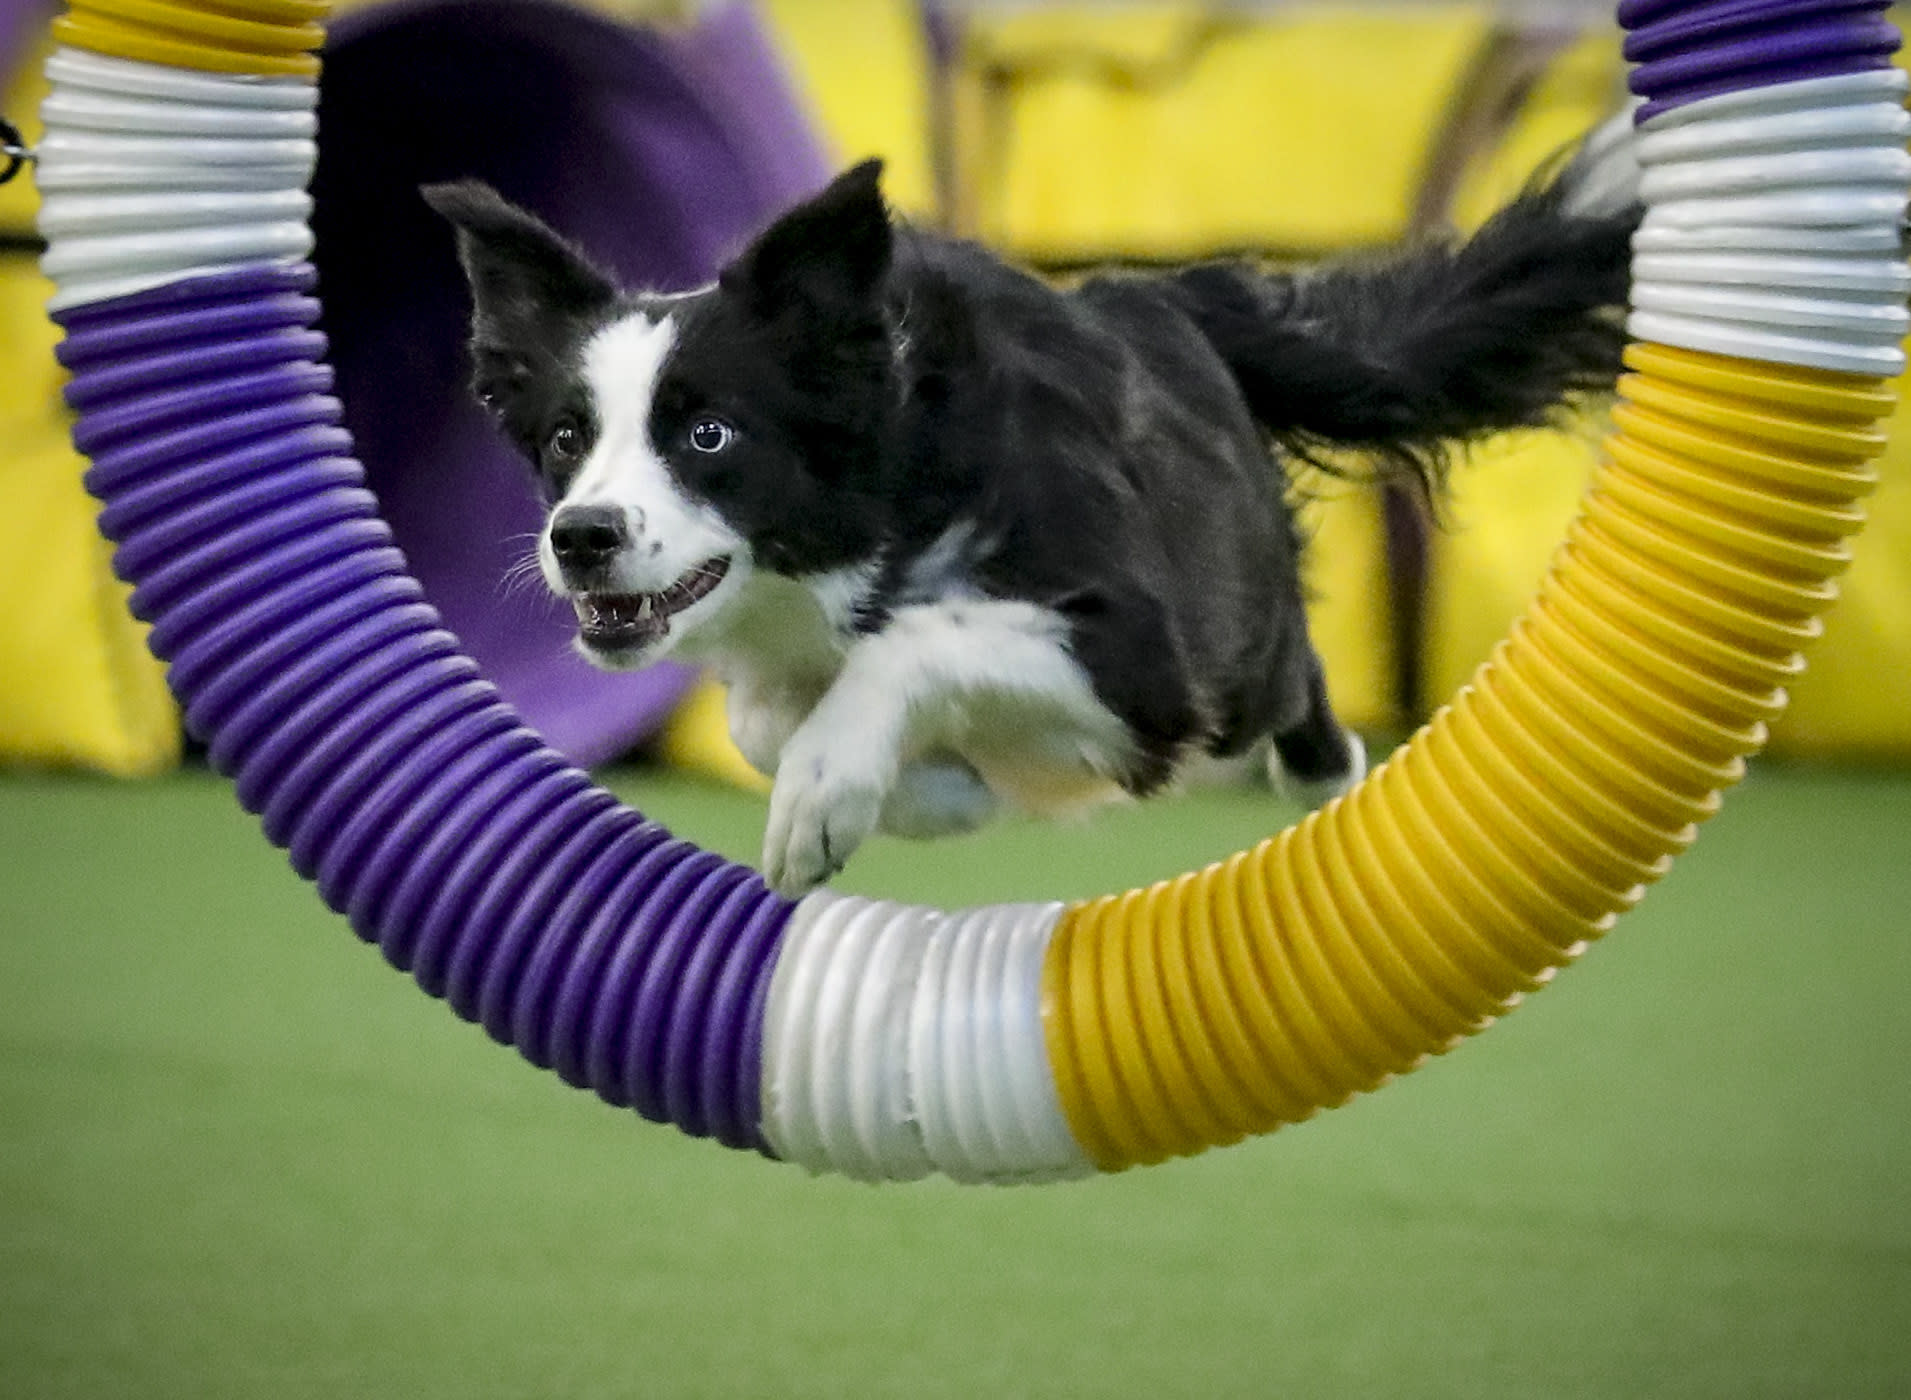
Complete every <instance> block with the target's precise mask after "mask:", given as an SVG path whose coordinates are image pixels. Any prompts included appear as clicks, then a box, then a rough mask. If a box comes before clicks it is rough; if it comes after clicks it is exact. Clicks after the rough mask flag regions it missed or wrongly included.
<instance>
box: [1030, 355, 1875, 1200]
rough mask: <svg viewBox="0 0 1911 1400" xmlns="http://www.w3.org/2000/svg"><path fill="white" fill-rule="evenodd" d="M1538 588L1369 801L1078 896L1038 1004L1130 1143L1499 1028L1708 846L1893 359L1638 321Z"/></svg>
mask: <svg viewBox="0 0 1911 1400" xmlns="http://www.w3.org/2000/svg"><path fill="white" fill-rule="evenodd" d="M1626 363H1627V366H1628V368H1629V369H1630V370H1631V371H1632V372H1631V373H1629V374H1628V375H1626V376H1625V377H1624V378H1623V379H1622V380H1621V382H1620V392H1621V396H1622V397H1621V402H1620V403H1619V404H1618V405H1617V406H1616V407H1615V409H1614V412H1613V417H1614V423H1615V425H1616V428H1617V431H1616V432H1615V434H1614V435H1613V436H1612V437H1611V439H1610V440H1609V441H1608V443H1607V445H1606V446H1607V458H1608V460H1607V462H1606V464H1605V465H1604V466H1603V467H1602V468H1601V469H1600V471H1599V472H1598V474H1597V475H1596V477H1595V479H1594V482H1593V485H1592V488H1591V490H1590V492H1589V494H1588V495H1587V498H1586V501H1585V504H1584V507H1583V509H1582V511H1581V514H1580V517H1579V519H1578V520H1577V521H1576V522H1575V523H1574V525H1573V526H1572V528H1571V529H1570V531H1569V532H1568V536H1567V540H1566V542H1565V544H1564V545H1563V546H1562V547H1561V549H1560V551H1559V553H1558V554H1557V556H1556V557H1555V559H1554V561H1553V565H1552V568H1551V571H1550V572H1549V574H1548V575H1547V578H1546V581H1545V582H1544V583H1543V584H1542V585H1541V588H1540V592H1539V595H1538V597H1537V598H1536V599H1535V601H1534V603H1533V605H1532V607H1531V609H1530V610H1529V611H1528V613H1527V614H1526V616H1525V617H1524V618H1523V619H1521V620H1520V621H1519V622H1517V623H1516V624H1515V625H1514V627H1513V630H1512V632H1511V634H1510V636H1509V637H1508V639H1507V640H1506V641H1505V642H1503V643H1502V644H1501V645H1500V646H1499V647H1498V648H1497V650H1496V651H1495V652H1494V654H1493V657H1492V659H1491V660H1489V661H1488V662H1487V664H1486V665H1484V666H1483V667H1482V668H1481V669H1480V671H1479V672H1478V673H1477V674H1476V675H1475V677H1474V679H1473V681H1472V683H1471V684H1470V685H1468V686H1467V687H1465V688H1464V689H1463V690H1462V691H1461V692H1460V694H1459V695H1458V696H1457V697H1456V698H1455V699H1454V701H1453V702H1452V703H1451V704H1450V705H1448V706H1447V707H1446V708H1444V709H1442V710H1441V711H1440V712H1439V713H1438V714H1437V715H1436V716H1434V718H1433V719H1432V721H1431V722H1430V723H1429V724H1428V725H1427V726H1426V727H1425V728H1424V729H1422V730H1421V731H1420V732H1419V733H1418V734H1416V735H1415V736H1414V738H1413V739H1412V741H1411V742H1409V743H1408V744H1407V745H1406V746H1404V747H1403V748H1402V749H1400V750H1399V751H1398V752H1397V753H1396V754H1395V755H1394V756H1393V757H1392V758H1391V759H1389V760H1388V762H1387V763H1385V764H1384V765H1382V766H1381V767H1380V768H1379V769H1377V770H1376V771H1375V772H1374V773H1373V774H1372V776H1371V777H1369V778H1368V780H1367V781H1366V782H1364V783H1362V784H1361V785H1360V786H1359V787H1358V788H1356V789H1355V790H1354V791H1353V792H1351V793H1350V794H1348V795H1347V796H1346V797H1345V798H1342V799H1340V800H1337V801H1335V802H1334V803H1332V804H1330V805H1329V806H1328V807H1326V808H1325V809H1323V810H1322V811H1319V812H1316V813H1314V814H1313V815H1312V816H1310V817H1308V818H1307V819H1306V820H1305V821H1303V822H1301V823H1300V824H1299V825H1298V826H1295V827H1293V828H1290V829H1289V830H1287V831H1284V832H1282V833H1281V834H1280V835H1279V836H1276V837H1274V838H1272V839H1271V840H1268V841H1266V842H1263V843H1262V844H1261V845H1259V846H1256V847H1255V848H1253V849H1252V850H1249V851H1245V852H1243V853H1242V854H1240V855H1238V856H1235V857H1233V858H1231V859H1229V860H1226V861H1223V862H1221V863H1219V864H1216V865H1213V866H1210V867H1208V868H1207V869H1206V870H1202V871H1198V872H1196V873H1194V874H1189V875H1183V876H1181V877H1179V878H1178V879H1174V880H1170V881H1166V882H1164V883H1162V884H1158V885H1153V886H1150V887H1148V888H1146V889H1139V890H1133V891H1130V892H1129V893H1127V894H1123V895H1115V896H1110V897H1106V898H1102V899H1096V900H1092V901H1089V902H1087V903H1083V904H1080V905H1077V906H1075V907H1074V908H1072V909H1070V910H1069V911H1068V912H1067V913H1066V914H1064V915H1063V917H1062V921H1061V924H1060V926H1059V927H1058V928H1057V930H1056V934H1055V939H1054V942H1053V944H1052V945H1051V948H1050V952H1049V957H1048V961H1047V964H1046V967H1045V969H1044V979H1043V1009H1044V1020H1045V1025H1046V1028H1047V1036H1048V1043H1049V1046H1048V1048H1049V1056H1050V1060H1051V1063H1052V1064H1053V1066H1054V1069H1055V1074H1056V1079H1057V1081H1058V1087H1059V1089H1060V1091H1061V1096H1062V1104H1063V1108H1064V1111H1065V1112H1066V1114H1067V1117H1068V1121H1069V1124H1070V1126H1071V1127H1072V1129H1073V1130H1074V1132H1075V1134H1076V1136H1077V1138H1078V1139H1079V1141H1080V1142H1081V1143H1082V1145H1083V1147H1084V1148H1085V1149H1086V1150H1087V1152H1088V1153H1089V1155H1090V1156H1091V1157H1092V1158H1093V1159H1094V1161H1095V1162H1096V1163H1097V1165H1099V1166H1100V1167H1102V1168H1103V1169H1104V1170H1116V1169H1119V1168H1122V1167H1128V1166H1135V1165H1140V1164H1142V1163H1149V1162H1158V1161H1161V1160H1163V1159H1165V1158H1167V1157H1171V1156H1177V1155H1185V1154H1189V1153H1194V1152H1199V1151H1202V1150H1204V1149H1206V1148H1209V1147H1217V1146H1221V1145H1224V1144H1227V1143H1231V1142H1235V1141H1238V1140H1239V1139H1241V1138H1243V1137H1245V1136H1248V1135H1249V1134H1253V1133H1264V1132H1268V1131H1270V1130H1272V1129H1274V1128H1276V1127H1278V1126H1280V1125H1281V1124H1283V1123H1291V1122H1296V1121H1298V1120H1300V1119H1302V1118H1306V1117H1308V1116H1309V1115H1311V1114H1313V1113H1314V1112H1316V1111H1317V1110H1319V1109H1322V1108H1329V1107H1332V1106H1334V1105H1336V1104H1339V1103H1342V1102H1344V1101H1345V1100H1347V1099H1348V1098H1349V1097H1351V1096H1352V1095H1353V1094H1355V1093H1357V1092H1360V1091H1362V1090H1367V1089H1373V1088H1375V1087H1377V1086H1378V1085H1380V1084H1382V1083H1384V1082H1385V1081H1386V1080H1387V1079H1388V1078H1390V1077H1391V1076H1393V1075H1397V1074H1401V1073H1403V1072H1405V1071H1407V1070H1410V1069H1412V1068H1413V1067H1414V1066H1415V1065H1417V1064H1419V1063H1420V1062H1421V1061H1423V1060H1424V1059H1426V1058H1427V1057H1428V1056H1429V1055H1434V1054H1438V1053H1440V1052H1441V1051H1443V1050H1445V1049H1447V1048H1448V1047H1449V1046H1451V1045H1452V1044H1454V1043H1455V1041H1457V1040H1458V1039H1459V1038H1460V1037H1462V1036H1465V1035H1469V1034H1471V1033H1472V1032H1474V1031H1477V1030H1479V1029H1480V1028H1482V1027H1483V1026H1485V1025H1487V1024H1488V1023H1489V1022H1491V1021H1492V1020H1493V1018H1494V1017H1496V1016H1498V1015H1499V1014H1501V1013H1502V1012H1504V1011H1506V1010H1507V1009H1509V1008H1510V1007H1511V1006H1513V1005H1514V1003H1516V1002H1517V1001H1518V999H1519V998H1520V996H1521V995H1522V994H1523V993H1524V992H1526V991H1528V990H1529V989H1531V988H1534V987H1537V986H1539V985H1541V984H1542V983H1544V982H1545V981H1546V980H1547V979H1548V978H1549V977H1551V976H1552V974H1553V973H1554V971H1555V970H1556V969H1558V968H1560V967H1562V966H1564V965H1565V964H1566V963H1567V962H1569V961H1571V960H1572V958H1573V957H1574V956H1575V955H1576V954H1577V953H1578V952H1579V951H1580V950H1581V949H1582V948H1583V947H1585V945H1586V943H1587V941H1588V940H1590V939H1593V938H1597V937H1598V936H1599V935H1600V934H1602V933H1604V932H1605V931H1606V929H1607V928H1608V927H1610V926H1611V924H1612V921H1613V918H1614V916H1615V915H1616V914H1618V913H1619V912H1621V911H1622V910H1625V909H1627V908H1629V907H1630V906H1632V905H1633V904H1634V903H1636V902H1637V901H1638V899H1639V897H1640V895H1641V894H1642V892H1643V890H1644V887H1645V886H1646V885H1647V884H1649V883H1651V882H1652V881H1654V880H1656V879H1658V878H1659V876H1660V875H1661V874H1663V873H1664V872H1665V870H1666V868H1667V866H1668V864H1669V862H1670V859H1671V857H1672V856H1673V855H1675V854H1676V853H1678V852H1679V851H1681V850H1683V849H1684V848H1685V847H1686V846H1687V845H1689V844H1690V843H1691V841H1692V839H1693V836H1694V834H1695V830H1696V827H1697V824H1698V823H1699V822H1701V821H1703V820H1705V818H1707V817H1709V816H1710V815H1711V814H1712V813H1713V812H1714V811H1716V810H1717V808H1718V805H1719V793H1720V791H1721V790H1722V789H1724V788H1727V787H1730V786H1731V785H1732V784H1733V783H1735V782H1737V781H1738V779H1739V778H1740V777H1741V776H1742V775H1743V773H1744V760H1745V757H1746V756H1747V755H1748V754H1751V753H1752V752H1754V751H1755V750H1756V749H1758V748H1759V747H1760V746H1761V745H1762V744H1763V743H1764V740H1765V726H1766V724H1767V723H1768V722H1769V721H1770V720H1772V719H1773V718H1775V717H1776V716H1777V715H1778V714H1779V712H1780V711H1781V710H1782V709H1783V708H1784V705H1785V687H1786V685H1787V684H1788V683H1789V682H1790V681H1791V679H1792V678H1793V677H1794V676H1795V675H1796V674H1797V673H1798V671H1799V670H1800V669H1801V667H1802V665H1803V661H1802V659H1801V655H1800V653H1801V650H1802V649H1803V648H1804V647H1805V646H1806V644H1808V643H1809V642H1810V641H1811V640H1812V639H1813V638H1815V637H1816V636H1817V635H1818V633H1819V630H1820V622H1819V617H1820V614H1822V613H1823V612H1824V610H1825V609H1826V608H1827V607H1828V606H1829V605H1830V604H1831V602H1832V600H1833V599H1834V598H1835V597H1836V587H1835V585H1834V583H1833V580H1834V579H1835V578H1836V576H1837V575H1838V573H1839V572H1840V571H1841V570H1842V569H1844V567H1845V566H1846V564H1847V563H1849V562H1850V557H1851V556H1850V554H1849V552H1848V549H1847V545H1846V540H1847V537H1849V536H1850V535H1852V534H1854V533H1856V531H1857V530H1858V529H1859V527H1860V526H1861V525H1862V524H1863V521H1864V516H1863V513H1862V511H1861V510H1860V509H1859V507H1858V504H1857V503H1858V502H1859V500H1860V499H1861V498H1862V497H1863V496H1864V495H1865V494H1866V493H1867V492H1869V491H1870V490H1871V489H1872V488H1873V486H1874V485H1875V484H1876V482H1877V474H1876V472H1875V471H1874V470H1873V469H1872V468H1871V467H1870V466H1868V465H1867V462H1868V460H1869V459H1870V458H1872V457H1875V456H1876V455H1877V454H1878V453H1879V452H1880V451H1881V450H1882V449H1883V447H1884V441H1885V439H1884V434H1883V432H1882V431H1880V429H1879V428H1878V426H1877V420H1878V419H1880V418H1882V417H1884V416H1885V415H1886V414H1888V413H1889V412H1890V411H1891V408H1892V406H1893V403H1894V401H1895V399H1894V393H1893V391H1892V389H1891V388H1890V387H1889V386H1888V385H1887V384H1886V383H1885V382H1884V381H1882V380H1878V379H1871V378H1864V377H1860V376H1855V375H1847V374H1836V373H1830V372H1824V371H1818V370H1809V369H1794V368H1789V367H1786V366H1781V365H1772V364H1765V363H1760V362H1754V361H1748V360H1736V359H1728V358H1725V357H1722V356H1717V355H1710V354H1700V353H1695V352H1692V351H1687V350H1679V349H1672V348H1669V347H1665V346H1658V345H1650V344H1635V345H1633V346H1631V347H1630V348H1629V349H1628V350H1627V352H1626Z"/></svg>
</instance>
